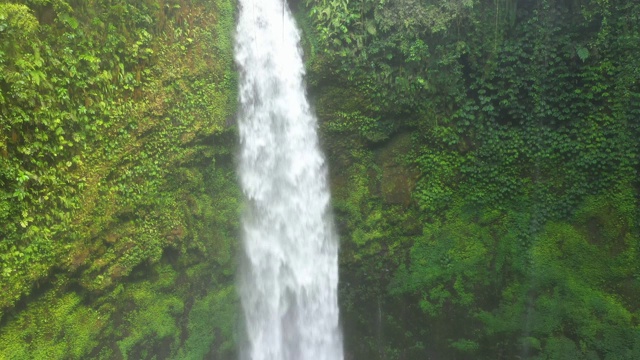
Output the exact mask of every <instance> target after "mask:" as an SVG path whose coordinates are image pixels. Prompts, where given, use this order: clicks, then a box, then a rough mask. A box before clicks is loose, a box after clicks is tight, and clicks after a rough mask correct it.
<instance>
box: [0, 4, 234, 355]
mask: <svg viewBox="0 0 640 360" xmlns="http://www.w3.org/2000/svg"><path fill="white" fill-rule="evenodd" d="M234 7H235V4H234V3H233V2H231V1H229V0H216V1H201V0H145V1H137V0H92V1H85V0H75V1H65V0H24V1H19V0H12V1H1V2H0V224H1V225H0V264H1V266H0V291H1V292H2V296H1V297H0V359H89V358H91V359H127V358H128V359H151V358H168V357H171V358H180V359H202V358H203V357H205V356H208V357H209V358H211V357H215V358H220V357H227V358H230V357H232V354H233V353H234V352H235V349H234V345H233V333H234V328H235V324H236V316H237V315H236V314H237V311H236V303H237V301H236V295H235V291H234V288H233V273H234V267H235V265H234V263H235V261H234V257H233V249H234V247H235V244H236V241H235V238H236V236H235V232H236V228H237V219H238V207H239V206H238V205H239V202H238V199H239V196H238V195H239V192H238V189H237V186H236V185H235V175H234V173H233V161H232V157H231V155H230V154H231V153H232V151H233V148H234V147H233V144H234V143H235V134H234V133H233V131H229V127H228V126H227V123H228V122H229V120H230V119H231V118H232V117H233V113H234V112H235V103H236V100H235V88H236V85H235V75H234V70H233V61H232V42H231V34H232V31H233V28H234V12H235V10H234Z"/></svg>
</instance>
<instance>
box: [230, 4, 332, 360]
mask: <svg viewBox="0 0 640 360" xmlns="http://www.w3.org/2000/svg"><path fill="white" fill-rule="evenodd" d="M299 40H300V35H299V33H298V30H297V29H296V26H295V23H294V21H293V18H292V16H291V13H290V11H289V9H288V7H287V5H286V3H285V2H283V0H240V17H239V22H238V27H237V34H236V47H235V53H236V55H235V57H236V62H237V64H238V66H239V68H240V104H241V108H240V115H239V132H240V144H241V150H240V164H239V173H240V181H241V185H242V188H243V191H244V194H245V196H246V198H247V210H246V211H245V214H244V218H243V230H244V233H243V235H244V250H245V263H244V264H243V270H242V276H241V279H240V294H241V300H242V306H243V309H244V317H245V321H246V331H247V342H248V343H247V344H246V345H245V346H244V347H243V349H242V350H241V356H242V358H243V359H246V360H342V359H343V353H342V340H341V335H340V329H339V321H338V302H337V284H338V240H337V237H336V235H335V232H334V229H333V225H332V222H331V216H330V209H329V206H330V205H329V200H330V195H329V190H328V186H327V174H326V167H325V163H324V158H323V156H322V153H321V152H320V149H319V147H318V137H317V134H316V119H315V117H314V115H313V114H312V113H311V111H310V109H309V104H308V102H307V99H306V97H305V91H304V87H303V83H302V77H303V75H304V67H303V63H302V56H301V51H300V48H299Z"/></svg>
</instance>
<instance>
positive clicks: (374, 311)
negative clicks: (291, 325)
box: [298, 0, 640, 360]
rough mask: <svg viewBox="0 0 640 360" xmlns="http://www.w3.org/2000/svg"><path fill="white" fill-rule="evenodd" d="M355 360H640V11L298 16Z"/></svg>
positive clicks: (532, 4)
mask: <svg viewBox="0 0 640 360" xmlns="http://www.w3.org/2000/svg"><path fill="white" fill-rule="evenodd" d="M298 18H299V19H301V23H302V25H303V28H304V30H305V34H306V36H305V40H306V42H305V48H306V53H307V64H308V69H309V87H310V94H311V97H312V100H313V101H314V104H315V108H316V110H317V112H318V114H319V117H320V124H321V125H320V130H321V132H322V136H323V139H324V145H325V148H326V150H327V153H328V158H329V162H330V168H331V181H332V190H333V195H334V205H335V211H336V219H337V221H338V226H339V229H340V232H341V238H342V248H341V259H340V266H341V278H340V279H341V285H340V302H341V311H342V312H341V314H342V318H343V325H344V331H345V343H346V350H347V356H348V357H350V358H353V359H405V360H406V359H458V360H459V359H470V360H471V359H473V360H478V359H492V360H495V359H553V360H557V359H560V360H565V359H566V360H573V359H628V360H631V359H636V358H640V303H639V302H638V299H640V223H639V222H638V219H640V195H639V194H640V183H639V182H638V172H639V171H640V141H638V139H639V138H640V87H639V86H638V84H640V73H638V68H640V63H639V62H638V58H639V55H640V45H639V44H640V31H639V29H638V26H637V24H638V21H639V20H640V6H639V5H638V2H637V1H627V0H615V1H599V0H575V1H564V0H526V1H525V0H507V1H503V0H498V1H494V0H463V1H455V0H429V1H414V0H405V1H371V0H350V1H342V0H337V1H321V0H318V1H316V0H305V1H301V2H299V14H298Z"/></svg>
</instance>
